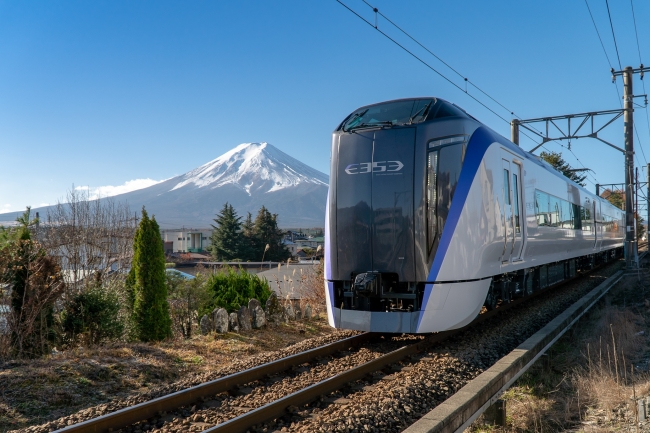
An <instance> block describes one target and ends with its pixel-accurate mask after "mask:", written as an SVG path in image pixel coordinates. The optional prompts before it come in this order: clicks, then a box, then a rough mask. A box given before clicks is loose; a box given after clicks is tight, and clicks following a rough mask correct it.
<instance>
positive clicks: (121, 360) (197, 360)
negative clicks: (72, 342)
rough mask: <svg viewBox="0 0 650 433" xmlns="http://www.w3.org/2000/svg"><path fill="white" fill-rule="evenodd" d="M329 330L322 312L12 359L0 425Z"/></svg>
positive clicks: (0, 389) (3, 382)
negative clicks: (244, 327) (259, 326)
mask: <svg viewBox="0 0 650 433" xmlns="http://www.w3.org/2000/svg"><path fill="white" fill-rule="evenodd" d="M331 332H333V330H332V329H331V328H330V327H329V325H328V324H327V321H326V319H323V318H319V319H313V320H312V321H309V322H305V321H301V322H292V323H291V324H289V325H286V324H284V325H282V326H280V327H278V328H274V329H263V330H256V331H251V332H247V333H241V334H237V333H226V334H218V335H215V334H211V335H207V336H201V335H197V336H194V337H192V338H191V339H188V340H181V339H175V340H167V341H163V342H161V343H156V344H144V343H119V344H118V343H114V344H110V345H106V346H104V347H91V348H82V347H80V348H75V349H71V350H67V351H62V352H57V353H56V354H52V355H49V356H47V357H44V358H41V359H35V360H14V361H10V362H7V363H5V364H4V365H0V432H6V431H9V430H13V429H19V428H23V427H27V426H29V425H35V424H42V423H44V422H47V421H50V420H53V419H56V418H59V417H61V416H64V415H68V414H71V413H74V412H77V411H79V410H81V409H85V408H88V407H92V406H95V405H98V404H101V403H106V402H110V401H111V400H113V399H116V398H119V399H123V398H128V397H129V396H134V395H137V394H138V393H140V392H146V391H147V390H149V389H151V388H153V387H156V386H159V385H166V384H169V383H170V382H174V381H177V380H180V379H182V378H185V377H188V376H191V375H200V374H203V373H209V372H211V371H214V370H217V369H219V368H221V367H225V366H228V365H229V364H231V363H232V361H233V360H234V359H241V358H243V357H246V356H250V355H254V354H257V353H261V352H265V351H273V350H278V349H282V348H284V347H286V346H289V345H291V344H295V343H297V342H299V341H302V340H304V339H305V338H308V337H313V336H318V335H325V334H328V333H331Z"/></svg>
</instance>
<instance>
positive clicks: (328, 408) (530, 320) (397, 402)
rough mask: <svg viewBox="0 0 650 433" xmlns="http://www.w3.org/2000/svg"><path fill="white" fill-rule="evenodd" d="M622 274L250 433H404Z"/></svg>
mask: <svg viewBox="0 0 650 433" xmlns="http://www.w3.org/2000/svg"><path fill="white" fill-rule="evenodd" d="M620 268H621V264H620V263H614V264H612V265H609V266H607V267H604V268H601V269H599V270H596V271H594V272H593V273H592V274H590V275H588V276H586V277H584V278H581V279H579V280H577V281H575V282H570V283H568V285H565V286H564V287H561V288H557V289H552V290H551V291H550V293H549V294H548V295H546V296H541V297H538V298H535V302H526V303H523V304H522V305H520V306H517V307H515V308H513V309H511V310H508V311H504V312H503V314H499V315H497V316H495V317H493V318H491V319H490V320H487V321H486V322H484V323H483V324H481V326H479V327H473V328H471V329H469V330H467V331H465V332H463V333H461V334H459V335H457V336H455V337H454V338H453V339H452V340H447V341H445V342H443V343H441V344H440V345H437V346H436V347H435V348H434V347H432V348H431V349H430V350H428V351H427V352H426V353H423V354H422V355H421V356H418V357H414V358H411V360H410V361H408V362H403V363H400V366H401V367H402V368H401V371H396V372H394V373H392V374H389V375H383V374H378V375H376V376H374V378H373V380H371V381H365V382H360V383H358V384H355V385H356V386H353V387H351V388H349V389H347V390H341V391H337V392H335V393H332V394H331V395H330V396H328V397H327V398H325V399H321V401H318V402H316V403H315V404H310V405H305V406H304V407H301V408H297V410H296V411H295V412H294V413H293V414H290V415H287V416H286V417H284V418H282V419H279V420H276V421H274V422H272V423H269V424H264V425H262V426H257V427H256V428H255V429H252V430H251V431H252V432H255V431H260V432H265V433H267V432H276V431H277V432H346V433H361V432H382V433H383V432H401V431H402V430H404V429H405V428H407V427H408V426H410V425H411V424H413V423H414V422H415V421H417V420H418V419H419V418H421V417H422V416H424V415H425V414H426V413H428V412H429V411H430V410H432V409H433V408H434V407H436V406H437V405H438V404H440V403H441V402H443V401H444V400H446V399H447V398H448V397H450V396H451V395H453V394H454V393H455V392H456V391H457V390H459V389H460V388H462V387H463V386H464V385H466V384H467V383H468V382H469V381H471V380H472V379H474V378H475V377H477V376H478V375H479V374H481V373H482V372H483V371H485V370H486V369H488V368H489V367H491V366H492V365H494V364H495V363H496V361H498V360H499V359H501V358H502V357H503V356H505V355H507V354H508V353H509V352H511V351H512V350H513V349H515V348H516V347H517V346H518V345H519V344H521V343H522V342H524V341H525V340H526V339H528V338H529V337H530V336H531V335H533V334H534V333H535V332H537V331H538V330H539V329H541V328H542V327H543V326H544V325H545V324H546V323H548V322H549V321H550V320H552V319H553V318H555V317H556V316H557V315H559V314H560V313H561V312H563V311H564V310H566V309H567V308H568V307H569V306H570V305H571V304H573V303H574V302H576V301H577V300H578V299H580V298H581V297H582V296H584V295H585V294H587V293H588V292H589V291H590V290H592V289H593V288H595V287H596V286H597V285H598V284H600V283H602V282H603V281H604V280H605V279H606V278H608V277H609V276H611V275H612V274H614V273H615V272H616V271H617V270H619V269H620ZM359 388H361V389H359ZM334 399H338V403H339V404H337V403H334V404H332V400H334Z"/></svg>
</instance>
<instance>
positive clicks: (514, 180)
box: [512, 173, 521, 233]
mask: <svg viewBox="0 0 650 433" xmlns="http://www.w3.org/2000/svg"><path fill="white" fill-rule="evenodd" d="M512 193H513V195H514V202H515V203H514V206H515V233H520V232H521V227H520V226H519V182H518V179H517V174H516V173H512Z"/></svg>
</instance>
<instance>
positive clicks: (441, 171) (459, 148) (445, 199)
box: [436, 144, 463, 233]
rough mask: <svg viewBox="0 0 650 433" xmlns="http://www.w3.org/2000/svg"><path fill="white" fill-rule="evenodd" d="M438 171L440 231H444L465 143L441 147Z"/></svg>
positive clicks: (461, 163)
mask: <svg viewBox="0 0 650 433" xmlns="http://www.w3.org/2000/svg"><path fill="white" fill-rule="evenodd" d="M439 152H440V154H439V161H438V172H437V173H436V175H437V176H436V177H437V178H436V181H437V183H438V185H437V187H438V196H437V198H438V209H437V216H438V227H437V229H438V233H442V230H443V229H444V225H445V221H447V215H448V214H449V210H450V209H451V200H452V198H454V193H455V192H456V185H458V178H459V177H460V170H461V168H463V145H462V144H453V145H451V146H445V147H442V148H441V149H440V151H439Z"/></svg>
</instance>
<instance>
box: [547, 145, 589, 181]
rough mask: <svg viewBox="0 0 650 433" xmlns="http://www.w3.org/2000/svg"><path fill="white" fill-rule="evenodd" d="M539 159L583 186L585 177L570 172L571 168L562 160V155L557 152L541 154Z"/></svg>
mask: <svg viewBox="0 0 650 433" xmlns="http://www.w3.org/2000/svg"><path fill="white" fill-rule="evenodd" d="M539 157H540V158H542V159H543V160H544V161H546V162H548V163H549V164H551V165H552V166H553V168H555V169H556V170H557V171H559V172H560V173H562V174H563V175H565V176H566V177H568V178H569V179H571V180H572V181H574V182H575V183H577V184H578V185H580V186H585V185H586V184H585V179H586V178H587V175H580V174H578V173H576V172H575V171H571V170H572V169H571V166H570V165H569V164H568V163H567V162H566V161H565V160H564V159H563V158H562V153H561V152H560V153H558V152H542V153H540V154H539Z"/></svg>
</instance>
